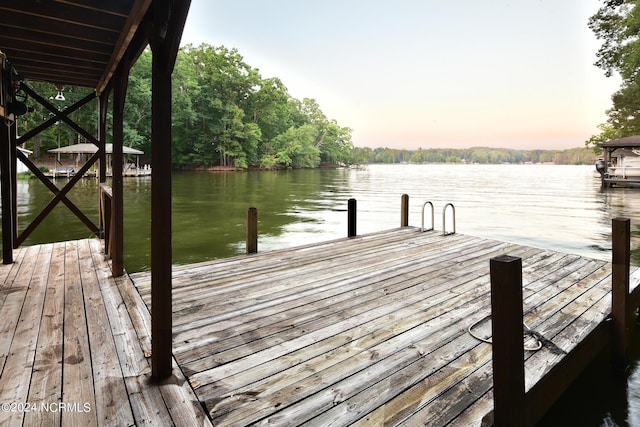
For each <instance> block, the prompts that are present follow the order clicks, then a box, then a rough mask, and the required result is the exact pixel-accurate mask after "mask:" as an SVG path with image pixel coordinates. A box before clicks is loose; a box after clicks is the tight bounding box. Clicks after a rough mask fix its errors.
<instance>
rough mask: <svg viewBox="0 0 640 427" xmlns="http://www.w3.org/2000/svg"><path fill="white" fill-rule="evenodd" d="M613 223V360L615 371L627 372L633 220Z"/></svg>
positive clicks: (623, 219)
mask: <svg viewBox="0 0 640 427" xmlns="http://www.w3.org/2000/svg"><path fill="white" fill-rule="evenodd" d="M611 226H612V232H611V234H612V235H611V242H612V260H611V269H612V271H611V282H612V290H611V318H612V327H613V330H612V337H611V343H612V346H611V348H612V363H613V368H614V371H616V372H624V370H625V369H626V366H627V360H626V359H627V358H626V353H627V345H628V329H629V318H630V314H632V313H630V310H629V307H628V304H627V301H628V295H629V270H630V257H631V249H630V242H631V221H630V220H629V218H614V219H613V220H612V224H611Z"/></svg>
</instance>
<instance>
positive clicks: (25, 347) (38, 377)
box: [0, 239, 211, 426]
mask: <svg viewBox="0 0 640 427" xmlns="http://www.w3.org/2000/svg"><path fill="white" fill-rule="evenodd" d="M14 255H15V262H14V263H13V264H9V265H2V266H0V284H1V286H0V316H1V318H2V324H1V325H0V405H1V406H0V425H2V426H5V425H6V426H13V425H24V426H33V425H42V426H54V425H62V426H68V425H76V426H96V425H99V426H132V425H149V424H153V425H161V426H166V425H178V426H202V425H211V423H210V421H209V419H208V417H207V415H206V413H205V412H204V411H203V410H202V407H201V405H200V404H199V403H198V400H197V398H196V397H195V395H194V394H193V391H192V389H191V387H190V386H189V384H188V383H187V382H186V381H185V378H184V377H183V376H182V374H181V371H180V370H179V369H177V365H176V369H174V376H173V377H172V378H170V379H169V380H167V381H165V382H163V383H162V384H159V385H158V384H152V383H151V382H150V374H151V368H150V366H149V360H148V356H149V353H150V348H151V347H150V345H151V344H150V332H149V330H150V328H149V324H150V315H149V311H148V310H147V308H146V307H145V305H144V303H143V302H142V300H141V299H140V295H139V294H138V293H137V292H136V290H135V288H134V287H133V286H132V283H131V281H130V280H129V278H128V277H126V276H125V277H122V278H118V279H114V278H113V277H112V275H111V270H110V267H109V264H108V263H107V261H106V260H105V256H104V251H103V248H102V242H101V241H99V240H96V239H92V240H79V241H71V242H61V243H54V244H46V245H38V246H29V247H22V248H20V249H16V250H15V251H14Z"/></svg>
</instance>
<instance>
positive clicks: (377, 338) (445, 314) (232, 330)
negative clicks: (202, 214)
mask: <svg viewBox="0 0 640 427" xmlns="http://www.w3.org/2000/svg"><path fill="white" fill-rule="evenodd" d="M500 255H510V256H517V257H520V258H522V295H523V312H524V320H525V322H526V323H527V325H528V326H529V327H531V328H532V329H533V330H535V331H536V332H537V333H539V334H541V335H542V336H544V337H545V338H546V339H547V340H549V341H548V342H549V344H548V346H544V347H543V348H542V349H541V350H539V351H537V352H532V351H525V357H524V359H525V362H524V364H525V366H524V367H525V386H526V390H531V389H532V388H533V387H534V386H535V385H536V384H538V383H540V384H542V386H544V383H545V382H546V381H547V380H548V376H547V377H545V375H547V374H549V373H550V372H552V371H553V370H554V367H556V366H560V364H562V363H563V361H564V360H567V359H571V360H574V358H573V357H572V358H567V357H566V355H567V353H571V352H572V351H574V350H575V349H576V348H578V347H579V346H580V343H582V342H585V340H588V339H589V337H590V336H591V335H592V333H593V331H594V330H595V329H596V328H597V325H598V324H600V323H601V322H603V321H604V320H605V319H606V318H607V317H608V315H609V312H610V298H611V265H610V264H608V263H606V262H603V261H598V260H592V259H588V258H584V257H581V256H577V255H570V254H563V253H558V252H554V251H549V250H543V249H538V248H530V247H524V246H519V245H514V244H509V243H504V242H498V241H493V240H488V239H481V238H475V237H471V236H465V235H461V234H455V235H451V236H442V235H440V234H437V233H436V232H427V233H420V232H418V231H417V230H416V229H415V228H411V227H403V228H398V229H394V230H387V231H384V232H380V233H372V234H367V235H362V236H356V237H352V238H344V239H336V240H333V241H329V242H324V243H319V244H313V245H306V246H301V247H299V248H292V249H287V250H282V251H274V252H270V253H258V254H254V255H251V256H250V257H248V256H238V257H232V258H228V259H224V260H215V261H209V262H203V263H198V264H193V265H188V266H174V268H173V322H174V330H173V351H174V356H175V358H176V360H177V361H178V364H179V365H180V366H181V367H182V370H183V371H184V372H185V374H186V376H187V378H188V379H189V381H190V383H191V384H192V386H193V388H194V389H195V392H196V394H197V395H198V398H199V400H200V401H202V402H203V403H204V404H205V405H206V408H207V410H208V411H209V413H210V416H211V417H212V419H213V422H214V423H215V424H216V425H221V426H224V425H232V426H237V425H254V424H255V425H351V424H354V425H361V426H369V425H434V426H442V425H448V424H452V425H480V424H481V422H482V418H483V417H484V416H485V415H486V414H487V413H488V412H489V411H491V410H492V409H493V377H492V370H491V362H492V347H491V345H490V344H487V343H484V342H480V341H478V340H476V339H475V338H473V337H472V336H471V335H470V334H469V333H468V332H467V328H468V327H469V326H470V325H472V324H473V323H476V322H478V323H477V326H476V328H475V331H476V332H477V333H479V334H480V335H484V336H486V337H489V336H490V335H491V316H490V314H491V310H490V284H489V260H490V259H491V258H492V257H497V256H500ZM639 274H640V273H639V272H638V269H637V268H634V269H632V272H631V277H632V279H633V280H632V286H631V288H632V289H635V288H636V287H637V283H638V282H639V279H638V277H640V276H639ZM131 278H132V280H133V281H134V283H135V285H136V287H137V288H138V290H139V291H140V294H141V298H142V299H143V300H144V301H145V303H146V304H147V305H149V304H150V298H149V294H150V277H149V274H148V273H136V274H133V275H131ZM551 346H553V351H552V348H551ZM592 348H593V347H592ZM581 357H588V356H581ZM556 377H557V375H556ZM543 378H544V379H545V381H542V380H543ZM554 381H555V383H554V384H553V387H555V388H558V387H559V388H562V387H564V386H566V384H564V382H563V381H562V380H560V383H558V382H557V381H558V380H554ZM536 393H538V390H537V389H536ZM541 401H542V400H541ZM542 403H543V404H542V405H540V406H541V407H544V404H546V402H542ZM535 410H536V411H539V410H540V409H539V408H537V407H536V408H535Z"/></svg>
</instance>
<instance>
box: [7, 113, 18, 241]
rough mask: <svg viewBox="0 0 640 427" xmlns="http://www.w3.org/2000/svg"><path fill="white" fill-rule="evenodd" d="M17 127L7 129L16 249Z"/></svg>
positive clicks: (15, 124) (14, 125) (15, 125)
mask: <svg viewBox="0 0 640 427" xmlns="http://www.w3.org/2000/svg"><path fill="white" fill-rule="evenodd" d="M17 127H18V125H17V123H14V124H13V126H10V127H9V145H10V149H9V155H10V156H11V157H10V158H9V162H10V164H11V218H12V220H11V222H12V226H13V247H14V248H17V247H18V245H17V244H16V242H17V240H18V157H17V154H16V153H17V152H18V150H17V145H16V135H17V130H16V128H17Z"/></svg>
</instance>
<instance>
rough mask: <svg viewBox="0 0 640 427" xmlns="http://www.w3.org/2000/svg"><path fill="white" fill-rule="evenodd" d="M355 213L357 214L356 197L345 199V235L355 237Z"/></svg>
mask: <svg viewBox="0 0 640 427" xmlns="http://www.w3.org/2000/svg"><path fill="white" fill-rule="evenodd" d="M356 214H357V202H356V199H349V200H348V201H347V237H355V236H356V234H357V231H356Z"/></svg>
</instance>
